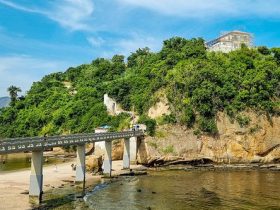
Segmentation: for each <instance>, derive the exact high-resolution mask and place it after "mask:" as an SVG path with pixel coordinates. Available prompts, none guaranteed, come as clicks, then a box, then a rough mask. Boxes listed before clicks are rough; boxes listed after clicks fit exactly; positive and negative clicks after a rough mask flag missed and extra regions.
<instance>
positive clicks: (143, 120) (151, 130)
mask: <svg viewBox="0 0 280 210" xmlns="http://www.w3.org/2000/svg"><path fill="white" fill-rule="evenodd" d="M138 123H140V124H145V125H146V126H147V133H148V134H149V135H150V136H154V135H155V130H156V121H155V120H153V119H151V118H149V117H148V116H146V115H142V116H140V118H139V120H138Z"/></svg>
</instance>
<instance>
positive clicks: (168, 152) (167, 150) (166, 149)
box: [162, 145, 174, 154]
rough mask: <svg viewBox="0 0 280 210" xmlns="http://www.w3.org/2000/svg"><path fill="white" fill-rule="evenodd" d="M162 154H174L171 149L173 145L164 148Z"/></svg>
mask: <svg viewBox="0 0 280 210" xmlns="http://www.w3.org/2000/svg"><path fill="white" fill-rule="evenodd" d="M162 152H163V153H164V154H171V153H174V147H173V145H169V146H167V147H166V148H164V149H163V150H162Z"/></svg>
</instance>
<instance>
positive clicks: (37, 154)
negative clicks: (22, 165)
mask: <svg viewBox="0 0 280 210" xmlns="http://www.w3.org/2000/svg"><path fill="white" fill-rule="evenodd" d="M42 193H43V151H33V152H32V160H31V175H30V184H29V196H30V197H38V198H39V200H41V198H42Z"/></svg>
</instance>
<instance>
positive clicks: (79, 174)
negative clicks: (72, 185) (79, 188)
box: [76, 144, 86, 182]
mask: <svg viewBox="0 0 280 210" xmlns="http://www.w3.org/2000/svg"><path fill="white" fill-rule="evenodd" d="M85 158H86V148H85V145H84V144H83V145H78V146H77V165H76V182H83V181H84V179H85V175H86V174H85V173H86V160H85Z"/></svg>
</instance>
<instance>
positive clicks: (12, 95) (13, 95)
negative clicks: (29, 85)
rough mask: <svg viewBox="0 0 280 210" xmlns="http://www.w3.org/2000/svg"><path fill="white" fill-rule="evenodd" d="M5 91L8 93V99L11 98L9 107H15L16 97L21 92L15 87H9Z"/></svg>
mask: <svg viewBox="0 0 280 210" xmlns="http://www.w3.org/2000/svg"><path fill="white" fill-rule="evenodd" d="M7 91H8V92H9V95H10V98H11V106H13V105H15V102H16V100H17V97H18V93H19V92H21V89H20V88H19V87H16V86H13V85H12V86H10V87H8V89H7Z"/></svg>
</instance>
